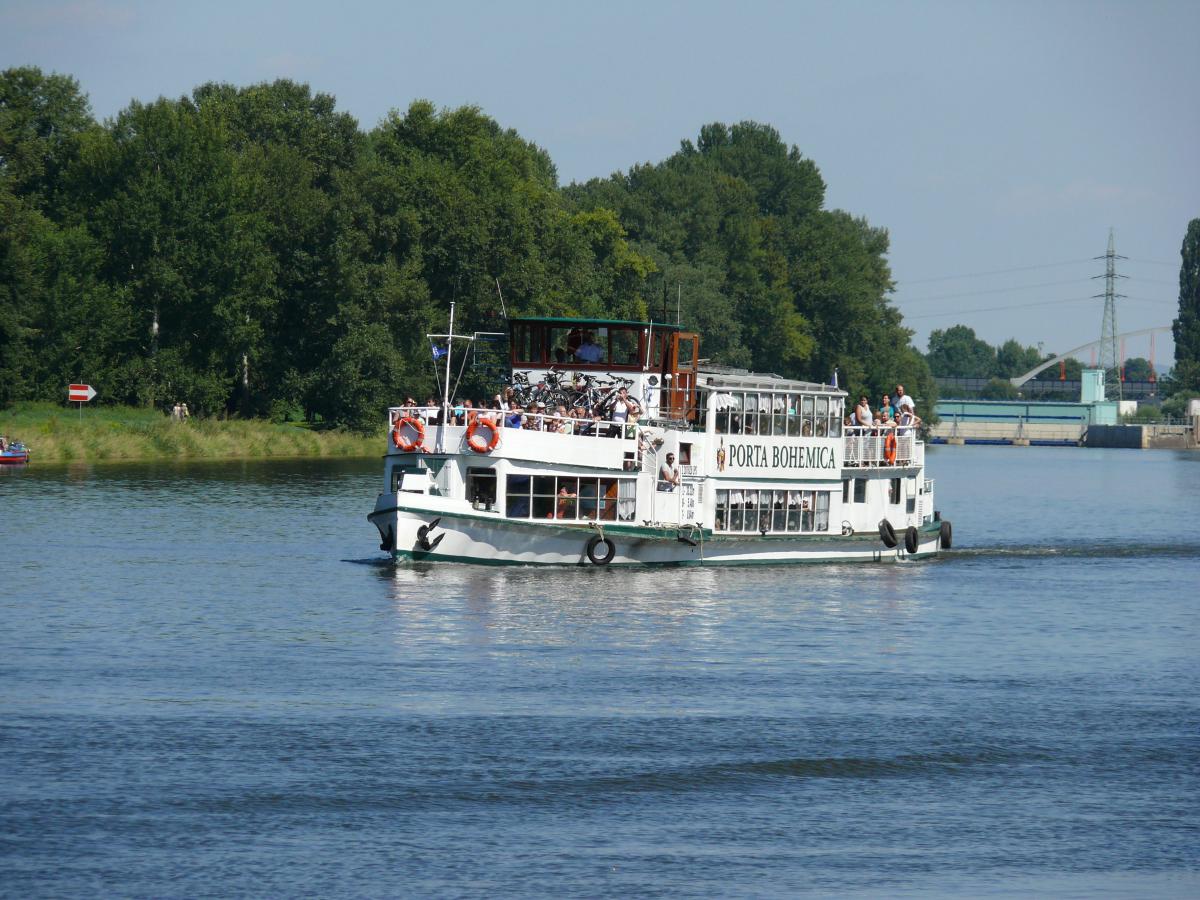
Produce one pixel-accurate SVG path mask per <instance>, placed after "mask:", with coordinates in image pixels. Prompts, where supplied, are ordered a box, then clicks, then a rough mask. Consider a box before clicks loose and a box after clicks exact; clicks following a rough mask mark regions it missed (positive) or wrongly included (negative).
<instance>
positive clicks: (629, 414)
mask: <svg viewBox="0 0 1200 900" xmlns="http://www.w3.org/2000/svg"><path fill="white" fill-rule="evenodd" d="M641 411H642V408H641V407H640V406H638V405H637V401H636V400H634V399H633V398H632V397H630V396H629V389H628V388H626V387H621V388H619V389H618V390H617V399H616V402H615V403H613V408H612V420H613V423H614V424H613V426H612V427H611V428H610V429H609V430H608V436H609V437H620V436H621V434H622V432H624V430H625V423H626V422H628V421H629V420H630V419H632V420H633V421H634V422H636V421H637V418H638V416H639V415H640V414H641Z"/></svg>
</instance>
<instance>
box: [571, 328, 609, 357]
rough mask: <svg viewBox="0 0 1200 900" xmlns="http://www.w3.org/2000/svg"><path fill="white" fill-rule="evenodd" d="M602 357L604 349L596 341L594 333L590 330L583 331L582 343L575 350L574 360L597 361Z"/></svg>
mask: <svg viewBox="0 0 1200 900" xmlns="http://www.w3.org/2000/svg"><path fill="white" fill-rule="evenodd" d="M603 358H604V350H603V349H602V348H601V347H600V345H599V344H597V343H596V335H595V334H593V333H592V332H590V331H585V332H584V333H583V343H582V344H580V345H579V346H578V347H577V348H576V350H575V360H576V362H581V363H598V362H600V361H601V360H602V359H603Z"/></svg>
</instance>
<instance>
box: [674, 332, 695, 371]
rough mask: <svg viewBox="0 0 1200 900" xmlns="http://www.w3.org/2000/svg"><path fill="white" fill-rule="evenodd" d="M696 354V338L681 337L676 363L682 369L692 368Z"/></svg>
mask: <svg viewBox="0 0 1200 900" xmlns="http://www.w3.org/2000/svg"><path fill="white" fill-rule="evenodd" d="M695 355H696V339H695V338H690V337H681V338H680V339H679V355H678V357H677V358H676V363H677V364H678V368H679V369H680V371H682V370H684V369H690V368H691V367H692V363H693V362H694V358H695Z"/></svg>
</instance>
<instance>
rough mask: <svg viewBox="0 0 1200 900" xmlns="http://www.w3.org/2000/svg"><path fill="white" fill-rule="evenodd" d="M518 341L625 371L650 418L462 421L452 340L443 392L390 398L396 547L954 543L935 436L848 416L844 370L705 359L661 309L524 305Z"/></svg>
mask: <svg viewBox="0 0 1200 900" xmlns="http://www.w3.org/2000/svg"><path fill="white" fill-rule="evenodd" d="M452 332H453V310H452V311H451V333H450V334H448V335H437V336H431V337H436V338H444V339H446V341H447V348H446V353H449V350H450V348H452V347H453V346H454V344H453V341H454V339H455V336H454V335H453V333H452ZM507 342H508V361H509V365H510V366H511V378H512V379H513V381H514V382H515V383H518V384H524V383H528V384H530V385H536V384H539V383H540V384H542V385H543V386H544V385H546V384H547V383H549V384H557V385H559V387H560V389H562V390H564V392H565V391H567V390H588V389H590V390H593V391H595V390H596V388H595V385H596V384H608V385H609V386H610V387H611V385H613V384H614V383H620V384H624V385H628V388H629V395H630V396H632V397H635V398H640V399H639V403H640V405H641V407H642V410H641V413H640V415H639V417H638V421H637V422H636V423H634V422H632V421H617V420H616V419H617V418H618V417H617V416H614V415H613V414H609V416H608V417H607V418H602V419H600V420H599V421H596V420H591V421H579V420H572V421H571V430H572V432H573V433H569V434H564V433H557V432H547V431H539V430H526V429H523V428H515V427H506V426H505V424H504V420H503V419H502V418H499V417H497V418H491V417H489V416H488V415H487V414H476V415H474V416H473V417H472V418H470V420H469V421H468V419H467V418H463V419H462V421H461V422H460V423H459V424H455V422H456V419H455V417H454V415H453V407H452V405H451V403H450V399H449V398H450V380H449V379H450V375H451V369H450V361H449V357H448V356H447V357H446V379H445V385H444V391H445V396H444V397H443V400H442V403H441V405H440V406H437V407H412V406H395V407H392V408H390V409H389V411H388V416H389V418H388V425H389V435H388V449H387V454H386V456H385V457H384V483H383V490H382V492H381V493H380V494H379V496H378V498H377V500H376V503H375V509H374V511H372V512H371V513H370V514H369V515H368V517H367V518H368V519H369V521H371V522H372V523H373V524H374V525H375V526H376V528H378V530H379V535H380V537H381V539H382V542H381V544H380V549H383V550H386V551H387V552H388V553H389V554H391V556H392V557H393V558H394V559H396V560H414V561H446V562H459V563H475V564H481V565H596V566H604V565H621V566H656V565H661V566H680V565H751V564H784V563H816V562H838V561H869V562H887V561H896V560H904V559H921V558H927V557H932V556H934V555H936V554H937V553H938V552H939V551H940V550H944V549H947V548H949V546H950V543H951V529H950V523H949V522H947V521H945V520H943V519H942V518H941V516H940V513H939V512H938V511H937V509H936V508H935V505H934V490H933V481H932V480H931V479H929V478H926V477H925V446H924V443H923V442H922V441H921V440H920V439H919V436H918V435H917V434H915V433H914V430H913V429H912V428H880V429H876V428H858V427H846V426H844V425H843V418H844V416H845V414H846V398H847V394H846V392H845V391H843V390H840V389H839V388H838V387H837V386H836V385H825V384H814V383H809V382H804V381H794V380H790V379H786V378H781V377H779V376H776V375H764V374H754V373H751V372H747V371H744V370H738V369H731V368H725V367H719V366H713V365H704V364H701V361H700V360H699V358H698V351H699V337H698V335H696V334H694V333H690V332H685V331H683V330H681V329H680V328H679V327H678V326H674V325H666V324H662V323H658V322H627V321H612V320H602V319H558V318H514V319H510V320H509V331H508V335H507ZM434 356H435V358H437V356H438V354H437V352H435V353H434ZM564 385H565V386H566V387H565V388H564V387H563V386H564ZM589 386H590V387H589ZM668 458H670V462H669V463H668ZM664 466H665V469H664Z"/></svg>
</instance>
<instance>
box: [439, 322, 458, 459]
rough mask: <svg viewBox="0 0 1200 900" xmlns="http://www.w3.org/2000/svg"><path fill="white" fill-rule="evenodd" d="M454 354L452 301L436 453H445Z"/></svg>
mask: <svg viewBox="0 0 1200 900" xmlns="http://www.w3.org/2000/svg"><path fill="white" fill-rule="evenodd" d="M453 352H454V301H453V300H451V301H450V331H449V333H448V334H447V335H446V380H445V381H444V382H443V384H442V415H441V426H440V427H439V428H438V439H437V452H438V453H444V452H446V425H447V424H448V422H449V419H450V355H451V354H452V353H453Z"/></svg>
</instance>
